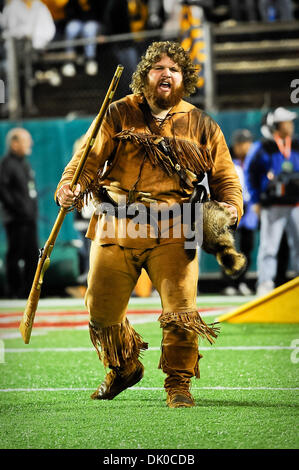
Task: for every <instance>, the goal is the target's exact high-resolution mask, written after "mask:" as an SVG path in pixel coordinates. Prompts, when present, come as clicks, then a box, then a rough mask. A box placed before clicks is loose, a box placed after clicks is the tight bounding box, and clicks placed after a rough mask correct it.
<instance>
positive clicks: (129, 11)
mask: <svg viewBox="0 0 299 470" xmlns="http://www.w3.org/2000/svg"><path fill="white" fill-rule="evenodd" d="M135 3H136V2H130V0H108V1H106V8H105V13H104V22H105V25H106V27H107V33H108V34H109V35H113V34H125V33H131V32H136V31H140V28H143V27H144V26H145V24H146V17H145V16H144V15H145V10H144V9H142V10H140V9H138V8H137V7H138V3H139V2H137V4H136V5H135V7H134V4H135ZM143 3H144V2H142V6H144V5H143ZM129 4H130V8H129ZM139 6H140V7H141V5H139ZM111 53H112V56H114V58H115V59H116V61H117V63H120V64H126V66H125V68H124V72H123V75H122V79H121V81H120V85H119V88H118V90H119V93H120V95H124V94H126V93H130V91H131V90H130V89H129V83H130V80H131V77H132V74H133V73H134V71H135V69H136V66H137V62H138V52H137V45H136V42H134V41H133V40H131V41H122V42H118V43H114V45H112V48H111Z"/></svg>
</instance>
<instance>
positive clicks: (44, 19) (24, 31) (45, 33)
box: [2, 0, 55, 49]
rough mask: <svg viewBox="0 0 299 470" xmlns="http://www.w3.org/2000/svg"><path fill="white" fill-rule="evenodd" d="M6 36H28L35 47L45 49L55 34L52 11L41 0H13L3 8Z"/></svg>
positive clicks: (18, 37)
mask: <svg viewBox="0 0 299 470" xmlns="http://www.w3.org/2000/svg"><path fill="white" fill-rule="evenodd" d="M2 24H3V28H4V34H5V36H6V37H13V38H16V39H24V38H28V39H30V40H31V41H32V47H33V48H34V49H43V48H44V47H45V46H46V44H47V43H48V42H49V41H51V40H52V39H53V37H54V35H55V24H54V21H53V18H52V16H51V13H50V11H49V10H48V8H47V7H46V5H44V4H43V3H42V2H41V1H40V0H11V2H9V3H8V4H7V5H6V6H5V7H4V9H3V17H2Z"/></svg>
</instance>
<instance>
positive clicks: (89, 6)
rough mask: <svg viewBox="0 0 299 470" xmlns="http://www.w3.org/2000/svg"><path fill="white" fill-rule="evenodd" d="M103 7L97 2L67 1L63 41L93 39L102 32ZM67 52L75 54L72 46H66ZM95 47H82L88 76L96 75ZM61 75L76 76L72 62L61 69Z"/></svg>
mask: <svg viewBox="0 0 299 470" xmlns="http://www.w3.org/2000/svg"><path fill="white" fill-rule="evenodd" d="M102 10H103V5H101V3H100V2H98V1H97V0H69V1H68V2H67V4H66V6H65V12H66V27H65V39H66V40H68V41H72V40H74V39H75V38H78V37H82V38H84V39H95V38H96V37H97V35H98V34H100V33H102V32H103V30H104V26H103V22H102ZM67 52H68V53H70V54H74V53H75V48H74V46H68V47H67ZM96 52H97V45H96V42H91V43H89V44H86V45H85V46H84V56H85V61H86V63H85V72H86V73H87V74H88V75H96V74H97V73H98V64H97V61H96ZM62 73H63V75H65V76H67V77H73V76H74V75H75V74H76V69H75V65H74V63H73V62H68V63H66V64H64V66H63V67H62Z"/></svg>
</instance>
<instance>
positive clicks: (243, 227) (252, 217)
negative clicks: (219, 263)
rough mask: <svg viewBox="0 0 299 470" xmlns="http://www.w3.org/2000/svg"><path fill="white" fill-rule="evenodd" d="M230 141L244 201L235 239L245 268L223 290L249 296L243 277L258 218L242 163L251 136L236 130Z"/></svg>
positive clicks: (249, 292) (248, 262)
mask: <svg viewBox="0 0 299 470" xmlns="http://www.w3.org/2000/svg"><path fill="white" fill-rule="evenodd" d="M231 140H232V146H231V147H230V154H231V156H232V159H233V162H234V165H235V168H236V171H237V173H238V176H239V179H240V182H241V185H242V189H243V201H244V214H243V217H242V219H241V221H240V223H239V226H238V229H237V232H236V237H237V239H238V240H239V245H240V251H241V252H242V253H243V254H244V255H245V256H246V258H247V268H246V270H245V271H243V273H242V275H241V276H240V277H239V278H238V279H236V280H234V281H232V280H231V279H230V281H229V284H228V285H227V286H226V287H225V289H224V294H226V295H235V294H238V293H240V294H242V295H250V294H252V291H251V289H250V288H249V287H248V285H247V284H246V282H245V275H246V272H247V271H248V269H249V266H250V263H251V253H252V250H253V245H254V233H255V230H256V229H257V227H258V217H257V215H256V213H255V212H254V211H253V209H252V204H251V201H250V195H249V193H248V189H247V187H246V185H245V178H244V162H245V157H246V155H247V154H248V151H249V149H250V147H251V145H252V142H253V136H252V134H251V132H250V131H249V130H248V129H238V130H236V131H235V132H234V133H233V134H232V139H231ZM224 279H225V280H226V283H228V277H225V276H224Z"/></svg>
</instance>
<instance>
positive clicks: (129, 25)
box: [0, 0, 295, 76]
mask: <svg viewBox="0 0 299 470" xmlns="http://www.w3.org/2000/svg"><path fill="white" fill-rule="evenodd" d="M183 5H188V6H192V7H194V8H199V9H200V10H201V17H202V18H205V19H207V20H208V21H212V22H213V21H217V11H221V8H222V9H223V8H226V11H227V14H226V18H227V20H226V23H227V24H228V25H229V24H234V23H236V22H240V21H241V22H247V21H248V22H249V21H250V22H252V21H253V22H257V21H263V22H271V21H292V20H294V19H295V16H294V8H295V2H294V0H244V1H243V2H240V1H239V0H227V1H224V0H223V1H217V0H101V1H97V0H1V1H0V12H1V17H0V19H1V23H0V24H1V29H2V34H3V36H4V37H9V36H12V37H14V38H16V39H22V38H29V39H30V40H31V41H32V46H33V48H34V49H37V50H40V49H43V48H44V47H45V46H46V45H47V44H48V43H49V42H51V41H60V40H67V41H70V43H69V45H68V46H67V47H66V53H67V54H68V55H69V60H68V61H67V62H66V63H65V65H64V69H63V72H64V74H65V75H67V76H73V75H74V74H75V66H74V62H73V61H72V58H73V56H74V52H75V50H74V47H73V46H72V44H71V41H72V40H74V39H77V38H85V39H91V41H90V42H88V43H87V44H86V45H85V47H84V55H85V62H86V63H85V70H86V73H87V74H89V75H95V74H96V73H97V69H98V65H97V61H96V60H95V59H96V43H95V42H92V39H94V38H95V37H99V36H101V35H110V34H120V33H132V32H136V31H144V30H152V29H161V28H163V29H171V28H172V29H173V30H177V29H178V26H179V22H180V13H181V9H182V6H183ZM131 61H132V58H131Z"/></svg>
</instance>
